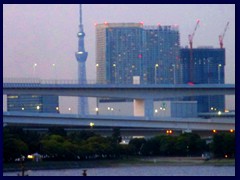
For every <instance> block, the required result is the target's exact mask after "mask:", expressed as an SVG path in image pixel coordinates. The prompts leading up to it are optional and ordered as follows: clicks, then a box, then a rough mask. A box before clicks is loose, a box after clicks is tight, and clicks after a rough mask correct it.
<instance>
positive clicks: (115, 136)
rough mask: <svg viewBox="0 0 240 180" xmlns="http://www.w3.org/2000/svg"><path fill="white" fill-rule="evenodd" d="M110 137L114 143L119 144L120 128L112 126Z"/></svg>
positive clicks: (120, 138) (120, 139)
mask: <svg viewBox="0 0 240 180" xmlns="http://www.w3.org/2000/svg"><path fill="white" fill-rule="evenodd" d="M112 139H113V142H114V143H116V144H119V143H120V142H121V141H122V137H121V132H120V128H113V133H112Z"/></svg>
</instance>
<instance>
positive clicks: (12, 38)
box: [3, 4, 235, 108]
mask: <svg viewBox="0 0 240 180" xmlns="http://www.w3.org/2000/svg"><path fill="white" fill-rule="evenodd" d="M82 7H83V23H84V31H85V33H86V36H85V49H86V51H87V52H88V54H89V56H88V59H87V63H86V66H87V79H89V80H95V26H94V24H95V23H103V22H104V21H107V22H109V23H110V22H119V23H120V22H142V21H143V22H144V25H157V24H158V23H160V24H161V25H175V24H177V25H179V30H180V44H181V46H186V45H188V34H191V33H192V31H193V29H194V27H195V25H196V21H197V19H199V20H200V26H199V28H198V29H197V32H196V34H195V37H194V40H193V47H198V46H213V47H216V48H217V47H219V41H218V36H219V35H220V34H222V33H223V31H224V28H225V26H226V24H227V22H228V21H229V22H230V24H229V28H228V30H227V32H226V35H225V38H224V47H225V48H226V66H225V75H226V76H225V82H226V83H235V5H234V4H233V5H231V4H206V5H204V4H201V5H197V4H190V5H184V4H84V5H83V6H82ZM78 25H79V5H77V4H69V5H68V4H67V5H66V4H53V5H51V4H46V5H44V4H41V5H37V4H33V5H31V4H27V5H25V4H17V5H14V4H13V5H12V4H4V5H3V75H4V77H18V78H19V77H20V78H21V77H22V78H28V77H39V78H42V79H54V78H57V79H77V61H76V58H75V52H76V51H77V46H78V38H77V32H78V30H79V29H78V28H79V27H78ZM34 63H37V67H36V68H35V71H34V68H33V64H34ZM53 63H55V64H56V66H55V68H54V67H53V66H52V64H53ZM233 105H234V103H233V99H232V100H231V103H228V106H230V108H231V107H232V106H233ZM234 107H235V105H234Z"/></svg>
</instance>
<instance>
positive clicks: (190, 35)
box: [188, 19, 200, 83]
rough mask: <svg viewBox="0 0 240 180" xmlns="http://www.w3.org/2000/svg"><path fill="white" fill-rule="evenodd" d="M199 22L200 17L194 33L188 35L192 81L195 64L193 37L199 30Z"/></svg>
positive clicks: (191, 79)
mask: <svg viewBox="0 0 240 180" xmlns="http://www.w3.org/2000/svg"><path fill="white" fill-rule="evenodd" d="M199 23H200V20H199V19H198V20H197V24H196V26H195V28H194V30H193V33H192V34H189V35H188V40H189V45H190V63H189V65H190V71H189V72H190V73H189V80H190V83H192V82H193V64H194V63H193V50H192V48H193V37H194V35H195V32H196V30H197V28H198V26H199Z"/></svg>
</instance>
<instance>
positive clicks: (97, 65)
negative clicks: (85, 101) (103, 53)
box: [96, 64, 99, 83]
mask: <svg viewBox="0 0 240 180" xmlns="http://www.w3.org/2000/svg"><path fill="white" fill-rule="evenodd" d="M98 67H99V64H96V82H97V77H98ZM97 83H98V82H97Z"/></svg>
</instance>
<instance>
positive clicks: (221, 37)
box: [219, 22, 229, 49]
mask: <svg viewBox="0 0 240 180" xmlns="http://www.w3.org/2000/svg"><path fill="white" fill-rule="evenodd" d="M228 25H229V22H227V24H226V26H225V29H224V31H223V33H222V35H219V44H220V48H221V49H222V48H223V38H224V36H225V33H226V31H227V28H228Z"/></svg>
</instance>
